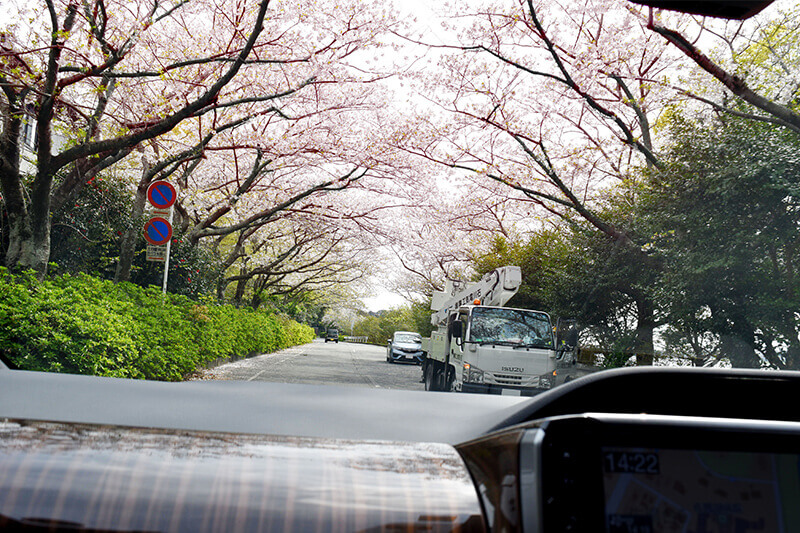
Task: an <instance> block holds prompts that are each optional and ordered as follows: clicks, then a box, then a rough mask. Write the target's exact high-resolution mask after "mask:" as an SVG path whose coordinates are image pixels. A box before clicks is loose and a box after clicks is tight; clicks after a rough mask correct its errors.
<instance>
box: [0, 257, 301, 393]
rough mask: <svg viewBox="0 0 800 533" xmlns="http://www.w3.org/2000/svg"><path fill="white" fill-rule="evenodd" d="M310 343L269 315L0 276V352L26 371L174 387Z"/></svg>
mask: <svg viewBox="0 0 800 533" xmlns="http://www.w3.org/2000/svg"><path fill="white" fill-rule="evenodd" d="M313 338H314V330H313V328H311V327H310V326H306V325H301V324H299V323H297V322H295V321H293V320H291V319H289V318H287V317H285V316H282V315H280V314H277V313H274V312H267V311H264V310H255V309H252V308H247V307H245V308H236V307H234V306H232V305H230V304H218V303H215V302H214V301H213V299H211V298H208V299H201V300H199V301H193V300H190V299H189V298H187V297H185V296H182V295H176V294H167V295H166V297H165V296H163V295H162V294H161V291H160V290H159V289H157V288H156V287H149V288H143V287H140V286H137V285H134V284H132V283H117V284H115V283H113V282H111V281H108V280H101V279H98V278H94V277H91V276H88V275H86V274H77V275H70V274H64V275H60V276H56V277H53V278H48V279H45V280H43V281H39V280H38V279H37V277H36V276H35V275H34V274H33V273H32V272H31V273H24V274H19V275H12V274H10V273H9V271H8V270H6V269H5V268H2V267H0V352H2V354H3V356H4V357H5V358H6V359H8V360H9V361H11V362H12V363H13V364H15V365H16V366H18V367H19V368H21V369H25V370H39V371H47V372H65V373H71V374H91V375H97V376H111V377H125V378H143V379H153V380H163V381H178V380H181V379H182V378H183V377H184V376H185V375H187V374H189V373H191V372H193V371H195V370H196V369H198V368H199V367H201V366H203V365H205V364H208V363H210V362H212V361H215V360H217V359H220V358H229V357H242V356H246V355H248V354H250V353H253V352H258V353H263V352H272V351H275V350H280V349H283V348H287V347H289V346H294V345H297V344H304V343H307V342H311V341H312V340H313Z"/></svg>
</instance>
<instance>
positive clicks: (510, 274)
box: [431, 266, 522, 326]
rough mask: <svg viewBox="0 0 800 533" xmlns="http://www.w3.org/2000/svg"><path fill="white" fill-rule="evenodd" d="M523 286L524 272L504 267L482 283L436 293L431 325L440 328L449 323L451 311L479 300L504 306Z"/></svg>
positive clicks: (432, 307)
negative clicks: (448, 318) (448, 316)
mask: <svg viewBox="0 0 800 533" xmlns="http://www.w3.org/2000/svg"><path fill="white" fill-rule="evenodd" d="M521 284H522V270H521V269H520V267H518V266H504V267H500V268H497V269H495V270H492V271H491V272H489V273H487V274H486V275H484V276H483V277H482V278H481V279H480V281H478V282H476V283H472V284H470V285H468V286H467V287H465V288H463V289H460V290H455V289H454V290H450V291H448V292H436V293H434V295H433V299H432V300H431V310H432V311H436V312H435V313H433V314H432V315H431V324H433V325H434V326H439V325H442V324H445V323H446V322H447V315H448V314H449V312H450V310H451V309H458V308H459V307H461V306H462V305H465V304H469V303H472V302H473V301H474V300H476V299H478V300H480V301H481V304H482V305H490V306H502V305H504V304H505V303H506V302H507V301H508V300H510V299H511V297H512V296H514V295H515V294H516V293H517V291H518V290H519V287H520V285H521Z"/></svg>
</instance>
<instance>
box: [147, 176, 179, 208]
mask: <svg viewBox="0 0 800 533" xmlns="http://www.w3.org/2000/svg"><path fill="white" fill-rule="evenodd" d="M177 198H178V195H177V193H176V192H175V187H173V186H172V184H171V183H170V182H168V181H164V180H159V181H154V182H153V183H151V184H150V186H149V187H148V188H147V200H148V201H149V202H150V205H152V206H153V207H155V208H156V209H169V208H170V207H172V205H173V204H174V203H175V200H176V199H177Z"/></svg>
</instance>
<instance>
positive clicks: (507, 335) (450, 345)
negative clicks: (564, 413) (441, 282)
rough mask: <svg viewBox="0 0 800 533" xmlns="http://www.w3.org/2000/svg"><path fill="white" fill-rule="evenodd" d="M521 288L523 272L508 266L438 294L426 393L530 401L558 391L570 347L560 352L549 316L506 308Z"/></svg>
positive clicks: (426, 367)
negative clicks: (515, 397)
mask: <svg viewBox="0 0 800 533" xmlns="http://www.w3.org/2000/svg"><path fill="white" fill-rule="evenodd" d="M521 283H522V273H521V270H520V268H519V267H516V266H506V267H502V268H498V269H496V270H493V271H492V272H489V273H488V274H486V275H485V276H483V278H482V279H481V280H480V281H478V282H477V283H473V284H471V285H468V286H466V287H463V288H459V287H458V286H457V285H455V284H453V283H452V282H451V281H449V280H448V283H447V286H446V288H445V291H444V292H437V293H435V294H434V296H433V299H432V301H431V310H434V311H436V312H435V313H434V314H433V315H431V323H432V324H433V325H434V326H438V330H437V331H434V332H433V333H432V334H431V339H430V344H429V346H428V357H427V359H425V361H424V362H423V378H424V381H425V390H432V391H461V392H482V393H489V394H513V395H523V396H531V395H534V394H537V393H539V392H541V391H543V390H547V389H549V388H551V387H553V385H554V384H555V380H556V376H557V367H558V366H559V363H563V359H565V358H569V357H571V356H570V355H568V354H569V352H570V351H571V347H569V346H566V345H564V346H561V347H558V349H557V345H556V338H555V333H554V329H553V325H552V323H551V322H550V317H549V315H548V314H547V313H543V312H541V311H532V310H529V309H513V308H508V307H502V306H503V305H504V304H505V303H506V302H507V301H508V300H509V299H510V298H511V297H512V296H514V294H516V292H517V291H518V290H519V286H520V284H521Z"/></svg>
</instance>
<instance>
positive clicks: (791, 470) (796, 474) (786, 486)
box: [602, 448, 800, 533]
mask: <svg viewBox="0 0 800 533" xmlns="http://www.w3.org/2000/svg"><path fill="white" fill-rule="evenodd" d="M602 459H603V489H604V492H605V520H606V531H607V532H608V533H651V532H653V533H661V532H672V531H676V532H683V533H717V532H719V533H750V532H758V531H769V532H783V531H800V456H798V455H796V454H773V453H745V452H729V451H727V452H722V451H697V450H677V449H645V448H603V450H602Z"/></svg>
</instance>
